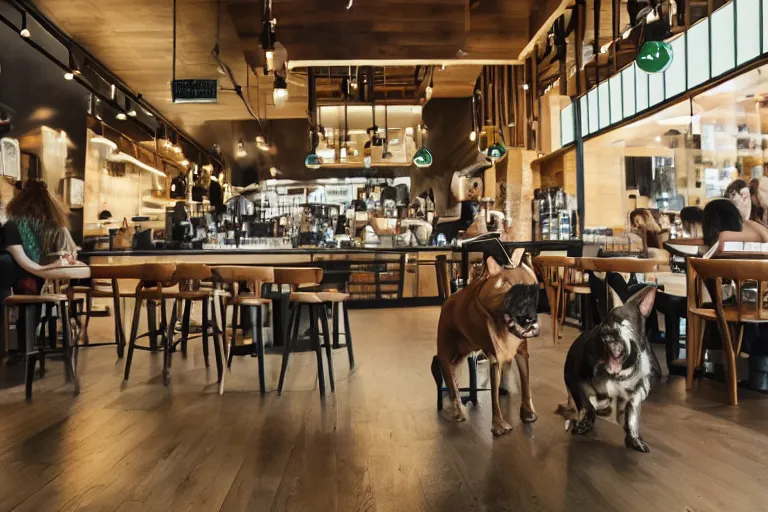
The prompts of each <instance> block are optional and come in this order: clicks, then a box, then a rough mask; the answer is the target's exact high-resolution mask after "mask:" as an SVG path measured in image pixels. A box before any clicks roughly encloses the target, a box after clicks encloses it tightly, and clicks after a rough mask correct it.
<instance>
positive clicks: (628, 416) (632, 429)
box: [624, 393, 651, 453]
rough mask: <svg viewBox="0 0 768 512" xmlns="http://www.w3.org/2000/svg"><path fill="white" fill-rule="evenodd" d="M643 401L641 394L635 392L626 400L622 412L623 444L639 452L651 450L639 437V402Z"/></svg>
mask: <svg viewBox="0 0 768 512" xmlns="http://www.w3.org/2000/svg"><path fill="white" fill-rule="evenodd" d="M642 402H643V396H642V395H641V394H640V393H635V394H634V395H633V396H632V397H631V398H630V399H629V401H628V402H627V410H626V412H625V413H624V432H626V437H625V438H624V445H625V446H626V447H627V448H632V449H633V450H637V451H639V452H643V453H648V452H650V451H651V449H650V448H648V445H647V444H645V441H643V439H642V438H641V437H640V404H641V403H642Z"/></svg>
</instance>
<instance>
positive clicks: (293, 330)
mask: <svg viewBox="0 0 768 512" xmlns="http://www.w3.org/2000/svg"><path fill="white" fill-rule="evenodd" d="M300 321H301V304H299V303H296V304H294V306H293V308H292V311H291V316H290V320H289V321H288V336H287V337H286V339H285V346H284V347H283V361H282V363H281V365H280V380H279V382H278V384H277V393H278V394H279V395H282V394H283V385H285V374H286V373H287V372H288V359H289V358H290V357H291V350H293V344H294V343H295V342H296V339H297V338H298V336H299V322H300Z"/></svg>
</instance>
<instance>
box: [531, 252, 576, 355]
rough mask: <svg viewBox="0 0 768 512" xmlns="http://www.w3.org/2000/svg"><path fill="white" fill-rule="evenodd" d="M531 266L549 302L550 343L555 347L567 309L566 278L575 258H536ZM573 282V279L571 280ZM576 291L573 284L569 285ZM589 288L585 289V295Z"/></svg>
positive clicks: (560, 335)
mask: <svg viewBox="0 0 768 512" xmlns="http://www.w3.org/2000/svg"><path fill="white" fill-rule="evenodd" d="M533 265H534V267H536V269H537V270H538V271H539V273H540V274H541V278H542V282H543V284H544V289H545V290H546V292H547V299H548V300H549V309H550V315H551V317H552V342H553V343H554V344H555V345H557V340H558V339H560V338H562V334H561V330H562V326H563V322H564V321H565V310H566V309H567V301H566V299H567V295H566V292H565V286H566V282H568V281H569V279H568V276H569V274H570V273H571V272H572V271H573V270H574V266H575V258H569V257H566V256H537V257H536V258H534V260H533ZM572 280H573V281H575V278H572ZM571 287H572V289H574V290H575V289H576V284H575V282H574V283H573V284H571ZM588 292H589V288H588V287H587V293H588Z"/></svg>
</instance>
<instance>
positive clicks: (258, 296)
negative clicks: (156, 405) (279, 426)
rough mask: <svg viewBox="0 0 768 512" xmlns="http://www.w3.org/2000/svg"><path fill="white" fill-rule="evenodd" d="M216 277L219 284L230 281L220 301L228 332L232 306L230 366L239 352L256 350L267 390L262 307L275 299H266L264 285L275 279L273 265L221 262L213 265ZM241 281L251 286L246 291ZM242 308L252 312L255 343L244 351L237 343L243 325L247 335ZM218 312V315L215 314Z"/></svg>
mask: <svg viewBox="0 0 768 512" xmlns="http://www.w3.org/2000/svg"><path fill="white" fill-rule="evenodd" d="M213 275H214V279H215V281H216V283H217V286H220V285H226V286H227V287H228V288H229V292H228V293H226V294H221V295H219V297H220V300H221V301H223V306H222V303H219V304H217V305H218V306H219V308H220V311H221V318H222V323H221V325H222V326H224V327H223V328H222V332H223V333H224V334H225V335H226V318H227V308H228V307H229V306H232V337H231V338H230V342H229V350H228V351H227V368H228V369H229V368H231V367H232V358H233V357H234V356H235V355H250V354H253V350H255V355H256V356H257V357H258V359H259V389H260V391H261V393H262V394H264V393H266V391H267V384H266V373H265V369H264V339H263V336H262V333H261V327H262V307H263V306H265V305H267V304H270V303H271V302H272V300H271V299H265V298H264V297H263V296H262V287H263V285H264V284H269V283H272V282H274V279H275V275H274V271H273V269H272V267H240V266H237V267H235V266H221V267H214V268H213ZM240 283H246V284H247V287H248V289H247V290H245V291H243V290H241V288H240ZM241 310H243V311H244V310H248V311H249V312H250V320H251V328H252V331H253V333H252V339H253V347H252V348H251V350H249V351H248V352H241V351H239V350H238V347H236V346H235V340H236V338H237V329H238V328H240V330H241V332H242V333H243V338H245V329H244V327H245V326H244V325H243V323H242V322H238V318H239V313H240V311H241ZM214 316H216V315H214ZM223 391H224V380H223V378H222V380H221V383H220V385H219V392H223Z"/></svg>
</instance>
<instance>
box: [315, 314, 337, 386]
mask: <svg viewBox="0 0 768 512" xmlns="http://www.w3.org/2000/svg"><path fill="white" fill-rule="evenodd" d="M317 309H318V312H319V313H320V325H322V327H323V338H324V343H323V344H324V345H325V357H326V358H328V380H330V381H331V393H335V392H336V382H335V381H336V378H335V376H334V371H333V347H331V336H330V331H329V330H328V310H327V309H326V307H325V304H323V305H321V306H319V307H318V308H317Z"/></svg>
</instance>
